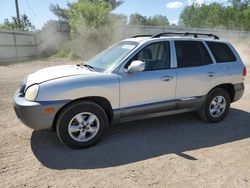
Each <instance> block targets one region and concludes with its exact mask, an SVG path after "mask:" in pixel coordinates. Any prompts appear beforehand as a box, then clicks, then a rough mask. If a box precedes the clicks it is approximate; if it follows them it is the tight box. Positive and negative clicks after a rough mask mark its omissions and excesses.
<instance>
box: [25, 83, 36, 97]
mask: <svg viewBox="0 0 250 188" xmlns="http://www.w3.org/2000/svg"><path fill="white" fill-rule="evenodd" d="M38 91H39V85H37V84H35V85H32V86H30V87H28V89H27V90H26V92H25V99H26V100H28V101H34V100H35V99H36V96H37V94H38Z"/></svg>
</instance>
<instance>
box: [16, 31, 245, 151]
mask: <svg viewBox="0 0 250 188" xmlns="http://www.w3.org/2000/svg"><path fill="white" fill-rule="evenodd" d="M245 76H246V68H245V66H244V64H243V63H242V60H241V58H240V56H239V55H238V53H237V52H236V50H235V49H234V48H233V47H232V45H231V44H229V43H228V42H224V41H221V40H219V38H218V37H217V36H215V35H212V34H201V33H160V34H157V35H154V36H145V35H141V36H135V37H132V38H129V39H126V40H123V41H121V42H119V43H117V44H115V45H114V46H112V47H110V48H108V49H106V50H105V51H103V52H102V53H100V54H98V55H97V56H95V57H94V58H92V59H90V60H89V61H88V62H87V63H85V64H79V65H66V66H56V67H50V68H46V69H42V70H39V71H37V72H35V73H33V74H30V75H28V76H27V77H26V78H25V79H24V80H23V82H22V83H21V86H20V88H19V89H18V90H17V91H16V93H15V96H14V101H15V104H14V107H15V112H16V114H17V116H18V118H19V119H21V121H22V122H23V123H24V124H26V125H27V126H29V127H30V128H32V129H48V128H52V129H56V131H57V134H58V137H59V138H60V140H61V141H62V142H63V143H64V144H66V145H67V146H69V147H72V148H84V147H88V146H91V145H93V144H95V143H97V142H98V141H99V140H100V139H101V138H102V136H103V135H104V132H105V130H106V128H107V127H108V125H109V124H114V123H119V122H126V121H131V120H138V119H144V118H151V117H157V116H163V115H168V114H176V113H183V112H190V111H198V112H199V115H200V117H201V118H202V119H203V120H205V121H207V122H210V123H215V122H219V121H221V120H222V119H224V118H225V116H226V115H227V112H228V110H229V107H230V104H231V103H232V102H234V101H237V100H239V99H240V98H241V97H242V95H243V92H244V84H243V81H244V77H245Z"/></svg>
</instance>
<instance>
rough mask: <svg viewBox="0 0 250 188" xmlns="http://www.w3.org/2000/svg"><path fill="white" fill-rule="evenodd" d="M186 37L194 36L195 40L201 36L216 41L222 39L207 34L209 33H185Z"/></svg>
mask: <svg viewBox="0 0 250 188" xmlns="http://www.w3.org/2000/svg"><path fill="white" fill-rule="evenodd" d="M184 35H185V36H187V35H193V36H194V38H198V35H201V36H208V37H213V38H214V39H220V38H219V37H218V36H217V35H214V34H207V33H189V32H186V33H184Z"/></svg>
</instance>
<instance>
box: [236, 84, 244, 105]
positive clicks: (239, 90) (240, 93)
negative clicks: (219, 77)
mask: <svg viewBox="0 0 250 188" xmlns="http://www.w3.org/2000/svg"><path fill="white" fill-rule="evenodd" d="M244 90H245V87H244V83H239V84H234V91H235V95H234V100H233V102H235V101H238V100H240V99H241V97H242V96H243V93H244Z"/></svg>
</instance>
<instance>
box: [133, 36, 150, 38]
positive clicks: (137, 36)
mask: <svg viewBox="0 0 250 188" xmlns="http://www.w3.org/2000/svg"><path fill="white" fill-rule="evenodd" d="M152 36H153V35H135V36H133V37H131V38H138V37H152Z"/></svg>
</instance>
